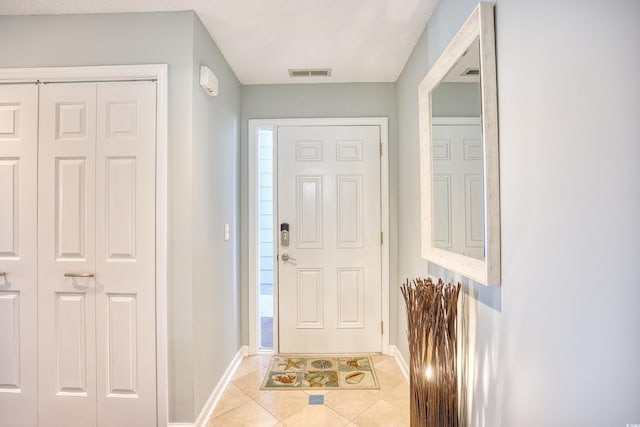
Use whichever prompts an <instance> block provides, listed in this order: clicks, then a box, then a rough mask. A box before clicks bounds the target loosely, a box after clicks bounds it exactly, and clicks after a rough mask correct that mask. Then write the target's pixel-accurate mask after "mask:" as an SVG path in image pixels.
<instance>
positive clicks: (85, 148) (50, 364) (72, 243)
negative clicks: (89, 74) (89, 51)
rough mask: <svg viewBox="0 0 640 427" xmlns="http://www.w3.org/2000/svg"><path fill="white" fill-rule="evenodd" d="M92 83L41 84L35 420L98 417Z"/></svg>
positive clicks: (83, 422) (91, 422)
mask: <svg viewBox="0 0 640 427" xmlns="http://www.w3.org/2000/svg"><path fill="white" fill-rule="evenodd" d="M95 105H96V85H95V84H89V83H86V84H47V85H43V86H42V87H41V88H40V126H39V129H40V141H39V150H38V156H39V165H38V174H39V177H38V179H39V182H38V305H39V308H38V334H39V341H38V345H39V351H38V354H39V378H40V380H39V384H40V385H39V400H40V404H39V413H40V426H47V425H51V426H56V425H65V426H95V425H96V418H95V414H96V364H95V359H96V350H95V349H96V345H95V316H96V313H95V294H96V281H95V279H94V278H93V277H67V276H65V274H94V273H95V250H94V248H95V221H94V218H95V172H94V171H95V134H96V123H95V118H96V110H95Z"/></svg>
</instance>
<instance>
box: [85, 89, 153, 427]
mask: <svg viewBox="0 0 640 427" xmlns="http://www.w3.org/2000/svg"><path fill="white" fill-rule="evenodd" d="M155 93H156V88H155V83H153V82H129V83H126V84H123V83H101V84H100V85H99V86H98V98H97V106H98V120H97V128H98V132H97V135H98V136H97V149H96V150H97V151H96V188H97V191H96V194H97V198H96V236H97V239H96V243H97V244H96V267H95V268H96V286H97V290H98V292H97V294H96V342H97V365H98V377H97V387H98V396H97V399H98V420H99V425H100V426H114V427H115V426H122V425H140V426H147V425H155V424H156V380H155V378H156V364H155V349H156V341H155V335H156V333H155V313H156V311H155V129H156V125H155V111H156V110H155V105H156V99H155Z"/></svg>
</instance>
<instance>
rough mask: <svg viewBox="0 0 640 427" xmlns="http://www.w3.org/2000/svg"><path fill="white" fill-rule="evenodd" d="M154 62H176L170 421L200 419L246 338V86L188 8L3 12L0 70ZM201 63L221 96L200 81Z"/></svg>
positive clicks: (172, 67)
mask: <svg viewBox="0 0 640 427" xmlns="http://www.w3.org/2000/svg"><path fill="white" fill-rule="evenodd" d="M150 63H166V64H168V65H169V83H168V85H169V87H168V90H169V94H168V95H169V123H168V134H169V138H168V139H169V147H168V174H169V179H168V197H169V202H168V203H169V206H168V215H169V218H168V240H169V241H168V329H169V330H168V345H169V348H168V352H169V354H168V357H169V372H168V375H169V420H170V421H174V422H175V421H183V422H193V421H194V419H195V416H196V415H197V414H198V413H199V412H200V410H201V408H202V405H203V402H204V401H205V400H206V397H204V396H207V397H208V396H209V394H210V393H211V391H212V390H213V386H214V385H215V384H217V382H218V380H219V379H220V377H221V376H222V373H223V372H224V370H225V369H226V367H227V366H228V364H229V362H230V361H231V358H232V357H233V355H234V354H235V353H236V352H237V350H238V348H239V341H240V329H239V328H240V326H239V319H238V311H239V302H238V292H239V291H238V283H237V280H238V254H237V253H238V243H237V242H238V240H237V236H238V232H237V227H238V224H237V220H236V218H237V215H238V167H239V166H238V145H239V141H238V135H239V129H238V120H239V102H240V90H241V88H240V85H239V83H238V81H237V79H236V78H235V76H234V75H233V73H232V72H231V71H230V69H229V67H228V65H227V64H226V62H225V60H224V58H223V57H222V55H221V54H220V52H219V51H218V50H217V48H216V47H215V44H214V43H213V41H212V40H211V38H210V37H209V36H208V34H206V33H205V32H204V30H203V28H202V24H201V23H200V21H199V20H198V18H197V17H196V16H195V14H194V13H193V12H191V11H189V12H168V13H139V14H101V15H56V16H0V67H45V66H80V65H117V64H150ZM201 63H202V64H207V65H209V66H210V67H211V68H212V69H213V70H214V72H215V73H216V74H217V75H218V78H219V79H220V87H221V90H220V96H219V97H218V98H215V99H214V98H209V97H207V96H206V95H204V94H203V91H202V89H201V88H200V87H199V86H198V84H197V81H198V79H197V76H198V68H199V65H200V64H201ZM217 197H219V198H220V199H221V201H216V202H214V200H217V199H216V198H217ZM223 223H229V224H231V227H232V238H231V240H230V241H228V242H222V241H221V238H220V236H222V227H223V225H222V224H223ZM222 317H224V318H225V320H224V322H223V321H222V320H221V318H222ZM222 325H224V327H222Z"/></svg>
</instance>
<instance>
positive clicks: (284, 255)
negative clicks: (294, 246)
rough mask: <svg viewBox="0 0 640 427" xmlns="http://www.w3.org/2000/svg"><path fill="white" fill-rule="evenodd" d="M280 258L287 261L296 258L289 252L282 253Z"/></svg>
mask: <svg viewBox="0 0 640 427" xmlns="http://www.w3.org/2000/svg"><path fill="white" fill-rule="evenodd" d="M282 260H283V261H285V262H287V261H295V260H296V259H295V258H294V257H292V256H290V255H289V254H282Z"/></svg>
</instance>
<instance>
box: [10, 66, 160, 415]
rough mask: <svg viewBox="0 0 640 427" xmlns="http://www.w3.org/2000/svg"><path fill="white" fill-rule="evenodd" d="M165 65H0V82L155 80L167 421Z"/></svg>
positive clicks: (157, 336) (157, 268) (158, 282)
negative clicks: (12, 66) (34, 66)
mask: <svg viewBox="0 0 640 427" xmlns="http://www.w3.org/2000/svg"><path fill="white" fill-rule="evenodd" d="M167 70H168V67H167V64H143V65H107V66H86V67H42V68H0V84H8V83H38V82H43V81H46V82H55V83H63V82H93V81H96V82H98V81H99V82H108V81H123V80H156V164H155V166H156V176H155V179H156V205H155V211H156V232H155V233H156V252H155V259H156V271H155V276H156V410H157V420H156V421H157V425H158V426H166V425H167V424H168V404H167V402H168V395H167V393H168V384H167V377H168V375H167V372H168V365H167V207H168V206H167V144H168V133H167V118H168V115H167V114H168V110H167V95H168V93H167V83H168V80H167V78H168V74H167Z"/></svg>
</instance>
